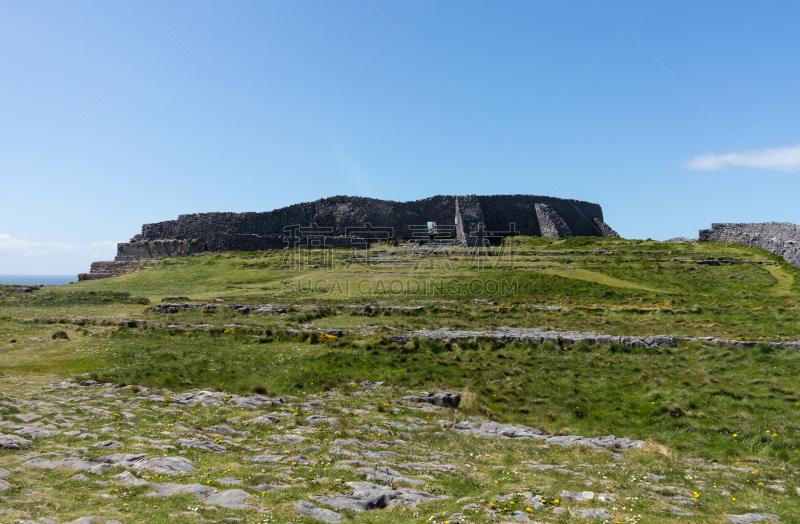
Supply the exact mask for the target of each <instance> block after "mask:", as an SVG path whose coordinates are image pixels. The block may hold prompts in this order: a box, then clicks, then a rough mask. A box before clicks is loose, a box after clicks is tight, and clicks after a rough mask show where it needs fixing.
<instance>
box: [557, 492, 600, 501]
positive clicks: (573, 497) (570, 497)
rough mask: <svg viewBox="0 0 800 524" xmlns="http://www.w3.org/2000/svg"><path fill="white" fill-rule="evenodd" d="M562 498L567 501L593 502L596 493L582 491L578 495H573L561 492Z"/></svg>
mask: <svg viewBox="0 0 800 524" xmlns="http://www.w3.org/2000/svg"><path fill="white" fill-rule="evenodd" d="M561 498H565V499H567V500H577V501H585V500H592V499H593V498H594V492H592V491H580V492H578V493H573V492H571V491H567V490H564V491H562V492H561Z"/></svg>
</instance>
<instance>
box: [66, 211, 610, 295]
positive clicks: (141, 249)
mask: <svg viewBox="0 0 800 524" xmlns="http://www.w3.org/2000/svg"><path fill="white" fill-rule="evenodd" d="M509 235H529V236H541V237H549V238H564V237H571V236H605V237H616V236H618V235H617V233H616V232H615V231H614V230H613V229H611V228H610V227H609V226H608V225H607V224H606V223H605V222H604V221H603V210H602V209H601V207H600V205H598V204H593V203H591V202H584V201H581V200H569V199H562V198H554V197H545V196H534V195H492V196H481V195H463V196H452V195H439V196H434V197H430V198H425V199H423V200H416V201H412V202H394V201H391V200H378V199H374V198H365V197H348V196H334V197H330V198H323V199H320V200H316V201H314V202H304V203H300V204H294V205H291V206H288V207H284V208H281V209H276V210H274V211H266V212H262V213H198V214H192V215H180V216H179V217H178V219H177V220H168V221H166V222H158V223H155V224H145V225H144V226H142V233H141V234H139V235H136V236H135V237H133V238H132V239H131V241H130V242H125V243H120V244H118V245H117V256H116V258H115V260H114V261H113V262H94V263H93V264H92V270H91V273H84V274H81V275H79V279H80V280H92V279H96V278H105V277H109V276H114V274H115V273H116V272H119V271H121V270H125V269H128V268H130V267H133V266H134V265H135V264H137V263H138V262H140V261H142V260H150V259H153V258H159V257H169V256H178V255H190V254H194V253H201V252H208V251H255V250H268V249H283V248H285V247H322V246H326V247H366V246H367V245H368V244H369V243H370V242H375V241H390V242H395V243H399V242H417V243H450V244H452V245H455V246H464V247H470V246H483V245H488V240H489V239H491V238H492V237H495V238H498V237H504V236H509Z"/></svg>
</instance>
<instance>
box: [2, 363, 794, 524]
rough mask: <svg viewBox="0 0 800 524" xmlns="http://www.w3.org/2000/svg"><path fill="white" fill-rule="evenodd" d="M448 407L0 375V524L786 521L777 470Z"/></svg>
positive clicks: (367, 389)
mask: <svg viewBox="0 0 800 524" xmlns="http://www.w3.org/2000/svg"><path fill="white" fill-rule="evenodd" d="M460 400H461V399H460V397H459V396H458V395H457V394H455V393H447V392H446V391H444V390H443V391H440V392H435V393H428V392H415V391H409V390H405V389H402V388H393V387H384V386H383V384H381V383H372V382H365V383H362V384H353V385H352V386H351V387H348V388H343V389H342V390H337V391H331V392H326V393H323V394H320V395H305V396H302V397H292V396H283V397H274V396H267V395H262V394H252V395H249V396H237V395H231V394H228V393H225V392H222V391H205V390H197V391H191V392H186V393H181V394H175V393H173V392H170V391H167V390H147V389H146V388H137V387H133V386H124V387H119V386H112V385H110V384H98V383H95V382H91V381H87V382H84V383H82V384H78V383H76V382H72V381H63V382H60V381H53V380H52V378H42V377H39V378H36V377H33V378H25V379H22V378H14V377H3V378H0V413H2V415H1V416H0V522H24V523H41V524H45V523H61V524H63V523H64V522H75V523H105V524H114V523H128V522H140V521H141V522H176V523H181V522H197V521H211V522H252V523H267V522H270V523H272V522H295V523H296V522H320V521H322V522H344V521H353V522H374V523H381V522H428V523H433V522H437V523H441V522H444V523H455V522H465V523H466V522H489V521H491V522H509V523H511V522H514V523H518V522H523V523H524V522H601V521H608V522H615V523H647V522H733V523H749V522H762V521H763V522H769V521H770V519H772V520H773V521H779V520H780V521H783V522H797V520H796V519H797V515H796V513H794V512H793V509H796V508H797V507H798V506H797V503H798V499H800V488H799V487H798V486H800V483H798V479H797V478H796V477H795V474H794V473H793V471H790V470H787V469H781V468H780V467H777V466H764V465H761V464H756V463H744V462H736V463H733V464H727V463H723V462H720V461H716V460H713V458H705V459H701V458H696V457H677V456H675V455H674V454H673V453H671V452H670V451H669V450H668V449H666V448H664V447H663V446H660V445H658V444H656V443H653V442H643V441H637V440H629V439H626V438H624V436H616V437H615V436H603V435H585V436H576V435H570V434H568V432H565V434H563V435H555V436H554V435H544V434H542V433H541V432H540V431H538V430H537V429H535V428H531V427H526V426H522V425H511V424H499V423H497V422H493V421H489V420H481V419H480V418H478V417H465V416H463V415H462V414H461V413H460V412H459V410H458V409H457V406H458V404H459V402H460ZM577 407H578V406H576V408H577ZM734 436H735V435H734Z"/></svg>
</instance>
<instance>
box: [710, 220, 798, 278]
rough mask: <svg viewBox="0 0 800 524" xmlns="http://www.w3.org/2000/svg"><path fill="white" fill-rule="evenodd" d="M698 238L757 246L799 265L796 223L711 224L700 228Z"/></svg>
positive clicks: (794, 264)
mask: <svg viewBox="0 0 800 524" xmlns="http://www.w3.org/2000/svg"><path fill="white" fill-rule="evenodd" d="M699 239H700V240H707V241H713V242H736V243H737V244H744V245H746V246H753V247H758V248H761V249H763V250H765V251H769V252H770V253H774V254H776V255H780V256H782V257H783V258H784V260H786V262H788V263H789V264H792V265H793V266H798V267H800V226H798V225H797V224H791V223H789V222H762V223H760V224H711V229H701V230H700V236H699Z"/></svg>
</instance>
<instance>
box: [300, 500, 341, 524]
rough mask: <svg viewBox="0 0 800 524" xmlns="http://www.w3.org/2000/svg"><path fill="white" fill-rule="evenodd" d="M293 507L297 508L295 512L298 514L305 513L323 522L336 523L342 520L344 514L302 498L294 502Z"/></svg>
mask: <svg viewBox="0 0 800 524" xmlns="http://www.w3.org/2000/svg"><path fill="white" fill-rule="evenodd" d="M295 507H296V508H297V513H298V514H299V515H306V516H309V517H311V518H314V519H317V520H321V521H323V522H332V523H337V522H341V521H343V520H344V516H342V515H340V514H338V513H336V512H334V511H331V510H329V509H322V508H319V507H317V506H315V505H314V504H312V503H310V502H306V501H304V500H303V501H300V502H298V503H297V504H295Z"/></svg>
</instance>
